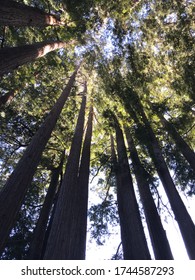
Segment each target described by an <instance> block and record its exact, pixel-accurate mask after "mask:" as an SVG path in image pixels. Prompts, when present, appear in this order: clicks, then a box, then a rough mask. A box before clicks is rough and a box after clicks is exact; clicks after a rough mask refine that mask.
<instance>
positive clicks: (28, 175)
mask: <svg viewBox="0 0 195 280" xmlns="http://www.w3.org/2000/svg"><path fill="white" fill-rule="evenodd" d="M78 68H79V67H77V69H76V71H75V72H74V73H73V74H72V76H71V77H70V79H69V82H68V84H67V86H66V87H65V89H64V91H63V92H62V94H61V96H60V97H59V99H58V100H57V102H56V104H55V105H54V107H53V108H52V110H51V111H50V113H49V114H48V116H47V117H46V119H45V121H44V122H43V124H42V125H41V127H40V128H39V130H38V131H37V132H36V134H35V135H34V137H33V138H32V140H31V143H30V144H29V146H28V147H27V149H26V151H25V152H24V154H23V156H22V158H21V159H20V161H19V162H18V164H17V166H16V168H15V170H14V171H13V173H12V174H11V175H10V177H9V179H8V180H7V183H6V184H5V186H4V188H3V189H2V191H1V192H0V252H1V251H2V250H3V249H4V246H5V242H6V240H7V238H8V236H9V233H10V231H11V229H12V227H13V225H14V222H15V220H16V218H17V214H18V212H19V210H20V208H21V205H22V202H23V199H24V196H25V194H26V191H27V190H28V187H29V186H30V184H31V181H32V179H33V175H34V173H35V171H36V168H37V166H38V164H39V161H40V159H41V155H42V152H43V150H44V148H45V146H46V144H47V142H48V140H49V138H50V136H51V133H52V130H53V129H54V127H55V124H56V122H57V120H58V118H59V116H60V113H61V111H62V109H63V107H64V104H65V102H66V100H67V98H68V96H69V94H70V91H71V88H72V86H73V85H74V81H75V77H76V73H77V71H78Z"/></svg>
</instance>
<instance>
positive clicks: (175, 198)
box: [135, 99, 195, 260]
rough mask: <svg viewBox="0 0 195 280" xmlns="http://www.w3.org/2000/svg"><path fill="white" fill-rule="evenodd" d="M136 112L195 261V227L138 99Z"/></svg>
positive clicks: (190, 256) (183, 235)
mask: <svg viewBox="0 0 195 280" xmlns="http://www.w3.org/2000/svg"><path fill="white" fill-rule="evenodd" d="M135 108H136V110H137V112H139V113H140V116H141V117H142V121H143V123H144V125H145V137H147V138H148V141H147V145H148V150H149V153H150V156H151V158H152V160H153V162H154V165H155V168H156V170H157V173H158V175H159V178H160V180H161V182H162V184H163V187H164V189H165V192H166V194H167V197H168V199H169V202H170V205H171V208H172V210H173V213H174V215H175V219H176V221H177V223H178V225H179V228H180V231H181V235H182V237H183V241H184V243H185V247H186V250H187V252H188V255H189V258H190V259H193V260H194V259H195V225H194V223H193V221H192V219H191V217H190V215H189V213H188V211H187V209H186V207H185V205H184V203H183V201H182V199H181V197H180V195H179V193H178V191H177V189H176V187H175V184H174V182H173V180H172V178H171V175H170V172H169V169H168V167H167V165H166V162H165V159H164V157H163V154H162V151H161V148H160V145H159V142H158V140H157V138H156V136H155V134H154V132H153V129H152V127H151V125H150V123H149V121H148V119H147V116H146V114H145V112H144V109H143V106H142V104H141V102H140V101H139V99H137V103H136V107H135Z"/></svg>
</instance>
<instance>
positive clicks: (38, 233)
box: [28, 152, 64, 260]
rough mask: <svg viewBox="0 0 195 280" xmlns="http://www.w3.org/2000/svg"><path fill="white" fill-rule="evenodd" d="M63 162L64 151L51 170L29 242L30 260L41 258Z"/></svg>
mask: <svg viewBox="0 0 195 280" xmlns="http://www.w3.org/2000/svg"><path fill="white" fill-rule="evenodd" d="M63 162H64V152H63V156H62V158H61V162H60V164H59V166H58V167H57V168H54V169H53V170H52V176H51V182H50V185H49V188H48V191H47V195H46V197H45V201H44V204H43V207H42V209H41V212H40V216H39V219H38V222H37V225H36V228H35V230H34V233H33V238H32V241H31V244H30V250H29V254H28V259H30V260H40V259H41V256H42V250H43V244H44V239H45V233H46V229H47V224H48V219H49V215H50V212H51V208H52V204H53V200H54V197H55V194H56V190H57V186H58V181H59V175H60V173H61V171H62V167H63Z"/></svg>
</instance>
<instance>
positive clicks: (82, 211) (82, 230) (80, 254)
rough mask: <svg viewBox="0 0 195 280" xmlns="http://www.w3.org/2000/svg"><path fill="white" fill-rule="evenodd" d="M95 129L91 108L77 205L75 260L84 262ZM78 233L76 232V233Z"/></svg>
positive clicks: (80, 172) (79, 179) (80, 169)
mask: <svg viewBox="0 0 195 280" xmlns="http://www.w3.org/2000/svg"><path fill="white" fill-rule="evenodd" d="M92 129H93V106H91V108H90V112H89V117H88V123H87V131H86V135H85V140H84V143H83V151H82V156H81V163H80V168H79V177H78V195H77V203H78V206H79V211H78V217H77V223H78V225H77V232H79V234H78V233H77V234H76V236H75V248H76V251H77V252H76V253H74V255H75V259H78V260H84V259H85V252H86V236H87V210H88V185H89V167H90V150H91V138H92ZM75 233H76V232H75Z"/></svg>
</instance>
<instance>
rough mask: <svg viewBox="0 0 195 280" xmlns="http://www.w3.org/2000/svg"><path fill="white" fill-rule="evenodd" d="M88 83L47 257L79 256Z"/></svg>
mask: <svg viewBox="0 0 195 280" xmlns="http://www.w3.org/2000/svg"><path fill="white" fill-rule="evenodd" d="M86 90H87V88H86V85H85V90H84V94H83V97H82V103H81V109H80V112H79V116H78V120H77V125H76V128H75V132H74V137H73V140H72V144H71V149H70V153H69V157H68V161H67V165H66V170H65V174H64V178H63V181H62V185H61V187H60V191H59V195H58V200H57V204H56V209H55V213H54V217H53V221H52V226H51V230H50V234H49V238H48V241H47V246H46V251H45V255H44V259H46V260H49V259H53V260H75V259H78V256H77V246H78V244H77V243H76V242H75V241H76V239H75V238H76V236H77V235H78V234H80V232H79V231H78V220H77V219H78V211H80V206H79V204H78V203H79V202H78V200H77V196H78V173H79V163H80V155H81V147H82V139H83V129H84V120H85V106H86V95H85V94H86Z"/></svg>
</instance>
